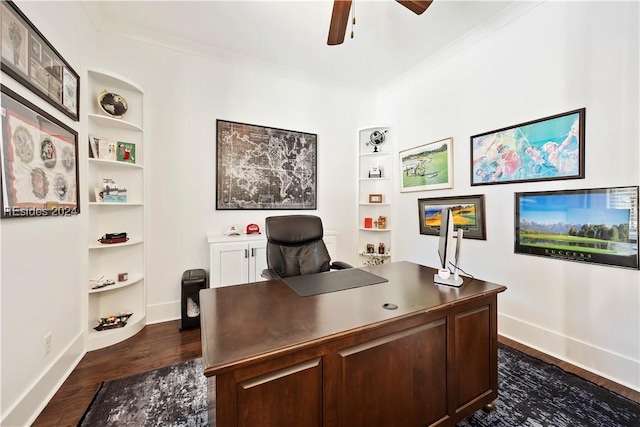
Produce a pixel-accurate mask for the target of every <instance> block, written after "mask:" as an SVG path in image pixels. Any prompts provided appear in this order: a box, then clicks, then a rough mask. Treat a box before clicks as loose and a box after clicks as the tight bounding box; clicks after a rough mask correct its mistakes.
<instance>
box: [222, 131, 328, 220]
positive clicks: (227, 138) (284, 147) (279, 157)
mask: <svg viewBox="0 0 640 427" xmlns="http://www.w3.org/2000/svg"><path fill="white" fill-rule="evenodd" d="M216 140H217V145H216V166H217V167H216V209H217V210H239V209H246V210H251V209H253V210H256V209H286V210H296V209H308V210H313V209H316V203H317V202H316V200H317V188H316V187H317V146H318V136H317V135H316V134H312V133H306V132H296V131H292V130H285V129H277V128H271V127H265V126H258V125H251V124H245V123H237V122H229V121H225V120H217V121H216Z"/></svg>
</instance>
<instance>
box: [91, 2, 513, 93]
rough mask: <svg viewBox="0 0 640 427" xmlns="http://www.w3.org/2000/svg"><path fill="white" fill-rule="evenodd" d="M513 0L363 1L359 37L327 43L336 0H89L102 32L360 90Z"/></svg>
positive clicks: (456, 36)
mask: <svg viewBox="0 0 640 427" xmlns="http://www.w3.org/2000/svg"><path fill="white" fill-rule="evenodd" d="M513 3H514V1H507V0H498V1H486V0H435V1H434V2H433V4H432V5H431V6H430V7H429V8H428V9H427V10H426V11H425V12H424V13H423V14H422V15H420V16H418V15H415V14H414V13H413V12H411V11H409V10H408V9H406V8H405V7H404V6H402V5H401V4H399V3H396V2H395V1H391V0H377V1H376V0H356V1H355V15H356V25H355V27H354V31H355V37H354V38H353V39H351V38H350V37H349V33H350V31H351V28H350V27H349V29H348V30H347V37H346V38H345V42H344V43H343V44H342V45H338V46H328V45H327V34H328V30H329V21H330V18H331V11H332V7H333V1H331V0H313V1H304V0H297V1H296V0H288V1H274V0H254V1H246V0H235V1H99V2H83V4H84V5H85V9H86V10H87V12H88V13H89V15H90V16H91V18H92V20H93V22H94V24H95V25H96V27H97V28H98V29H99V30H102V31H109V30H110V28H112V27H113V24H114V23H118V31H120V32H122V31H123V30H122V29H123V28H125V29H127V28H129V29H131V31H135V32H136V33H137V34H140V33H141V32H144V33H145V34H146V35H145V38H147V39H149V38H153V37H154V34H155V36H159V35H162V37H164V38H165V39H166V37H167V36H168V37H171V39H172V40H174V41H176V42H188V43H197V44H198V45H200V46H203V47H206V48H207V49H209V51H211V49H213V50H214V51H216V52H220V53H224V54H229V53H231V54H233V55H235V57H248V58H252V59H257V60H259V61H261V62H262V61H264V62H267V63H271V64H275V65H277V66H280V67H287V68H290V69H293V70H296V71H302V72H304V73H311V74H314V75H317V76H320V77H323V78H326V79H330V80H332V81H335V82H338V83H342V84H346V85H349V86H354V87H361V88H377V87H380V86H383V85H385V84H387V83H389V82H390V81H392V80H394V79H395V78H397V77H398V76H399V75H401V74H402V73H404V72H406V71H408V70H410V69H411V68H413V67H415V66H417V65H418V64H420V63H421V62H422V61H424V60H426V59H427V58H428V57H429V56H431V55H433V54H435V53H436V52H438V51H439V50H441V49H442V48H443V47H445V46H447V45H449V44H451V43H452V42H454V41H455V40H457V39H459V38H460V37H462V36H463V35H464V34H466V33H468V32H469V31H471V30H472V29H474V28H477V27H480V26H482V25H483V24H486V23H487V22H489V21H490V20H491V18H493V17H494V16H496V15H497V14H499V13H501V12H502V11H503V10H505V9H506V8H508V7H509V6H511V5H512V4H513Z"/></svg>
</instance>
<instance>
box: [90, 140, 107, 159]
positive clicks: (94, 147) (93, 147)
mask: <svg viewBox="0 0 640 427" xmlns="http://www.w3.org/2000/svg"><path fill="white" fill-rule="evenodd" d="M102 139H104V138H102V137H100V136H97V135H92V134H89V157H91V158H92V159H97V158H99V156H98V146H99V145H100V140H102Z"/></svg>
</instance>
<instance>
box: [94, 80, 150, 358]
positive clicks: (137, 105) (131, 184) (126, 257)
mask: <svg viewBox="0 0 640 427" xmlns="http://www.w3.org/2000/svg"><path fill="white" fill-rule="evenodd" d="M103 90H107V91H108V92H112V93H116V94H118V95H121V96H122V97H124V99H125V100H126V102H127V104H128V110H127V112H126V113H125V114H124V115H123V116H122V118H115V117H110V116H108V115H107V114H105V113H104V112H103V111H102V110H101V108H100V107H99V105H98V94H100V92H102V91H103ZM88 92H89V95H88V97H89V99H88V102H87V104H88V107H87V109H88V114H87V118H88V133H89V135H95V136H99V137H102V138H107V139H109V140H111V141H114V142H129V143H133V144H135V163H127V162H121V161H117V160H103V159H98V158H92V157H91V150H90V149H89V151H88V152H89V159H88V166H87V182H86V183H85V188H86V196H87V200H89V202H88V206H89V208H88V217H89V219H88V227H89V232H88V240H89V241H88V242H87V248H88V258H89V260H88V279H89V280H97V279H100V278H104V279H107V278H108V279H111V280H113V281H114V282H115V284H113V285H109V286H106V287H102V288H98V289H91V286H90V283H86V284H84V285H83V286H84V287H83V289H85V290H84V291H83V292H84V293H85V298H87V300H88V301H87V310H86V317H87V318H86V323H85V324H86V326H85V328H86V337H87V339H86V344H87V345H86V347H87V350H95V349H98V348H103V347H107V346H110V345H113V344H115V343H118V342H120V341H123V340H125V339H127V338H129V337H131V336H133V335H135V334H136V333H137V332H139V331H140V330H141V329H142V328H143V327H144V326H145V324H146V280H145V279H146V269H145V223H146V221H145V206H144V205H145V195H144V189H145V169H144V164H145V139H144V122H143V113H144V91H143V90H142V88H141V87H140V86H138V85H137V84H136V83H134V82H132V81H130V80H129V79H127V78H125V77H122V76H118V75H116V74H114V73H111V72H109V71H104V70H95V69H91V70H89V72H88ZM104 178H112V179H114V181H115V182H116V183H118V184H119V185H124V186H126V189H127V200H126V202H100V201H97V200H96V195H95V191H94V189H95V188H101V187H102V180H103V179H104ZM120 232H126V233H127V236H128V238H129V240H128V241H127V242H123V243H114V244H103V243H100V242H98V239H99V238H100V237H102V236H103V235H104V234H106V233H120ZM120 273H127V280H125V281H118V275H119V274H120ZM123 313H133V315H132V316H131V317H130V318H129V320H128V322H127V324H126V325H125V326H124V327H122V328H116V329H107V330H103V331H96V330H95V329H94V327H95V326H97V325H98V324H99V321H100V319H101V318H104V317H107V316H110V315H119V314H123Z"/></svg>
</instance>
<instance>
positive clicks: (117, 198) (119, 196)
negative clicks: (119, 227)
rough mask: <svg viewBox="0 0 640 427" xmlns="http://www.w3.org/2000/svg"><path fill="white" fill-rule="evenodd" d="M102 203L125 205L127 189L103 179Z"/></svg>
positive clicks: (110, 180)
mask: <svg viewBox="0 0 640 427" xmlns="http://www.w3.org/2000/svg"><path fill="white" fill-rule="evenodd" d="M96 199H97V198H96ZM96 201H98V200H96ZM102 201H103V202H119V203H125V202H126V201H127V187H125V186H124V185H121V184H120V185H118V184H117V183H116V182H115V181H114V180H113V179H111V178H104V179H103V180H102Z"/></svg>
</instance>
